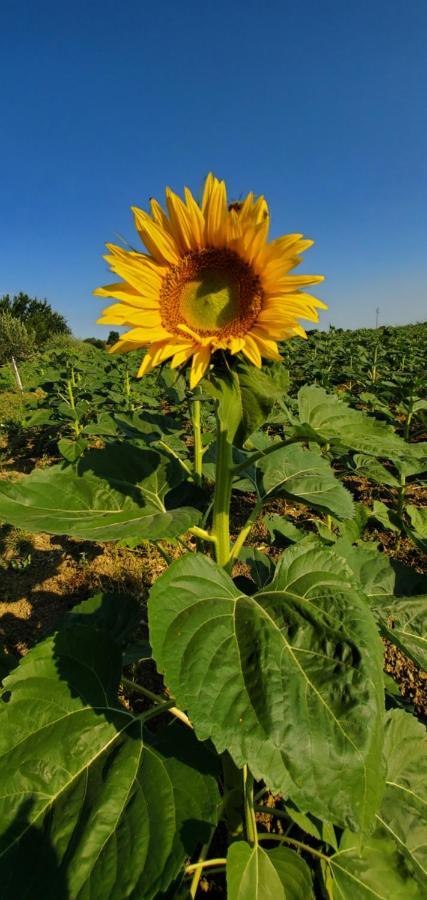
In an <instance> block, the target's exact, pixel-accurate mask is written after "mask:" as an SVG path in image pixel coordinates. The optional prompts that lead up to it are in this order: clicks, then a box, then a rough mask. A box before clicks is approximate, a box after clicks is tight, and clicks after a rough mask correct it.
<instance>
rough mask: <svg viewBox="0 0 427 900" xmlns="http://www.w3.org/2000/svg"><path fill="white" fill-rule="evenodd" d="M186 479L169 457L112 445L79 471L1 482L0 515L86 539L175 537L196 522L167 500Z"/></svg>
mask: <svg viewBox="0 0 427 900" xmlns="http://www.w3.org/2000/svg"><path fill="white" fill-rule="evenodd" d="M182 480H183V471H182V469H181V468H180V466H179V465H178V463H177V462H176V461H175V460H173V459H170V458H169V457H168V456H165V455H164V454H160V453H158V452H155V451H153V450H148V449H145V450H138V449H137V448H136V447H132V446H131V445H128V446H126V445H124V446H123V445H114V444H112V445H111V446H110V447H108V448H106V449H105V450H92V451H91V452H90V453H88V454H86V455H85V456H84V457H83V458H82V459H79V461H78V463H77V469H74V468H72V467H64V466H63V465H59V466H52V467H50V468H48V469H42V470H36V471H34V472H33V473H32V474H31V475H29V476H28V477H27V478H26V479H25V482H21V481H19V482H17V483H10V482H5V481H2V482H0V517H1V518H4V519H5V520H6V521H9V522H10V523H11V524H13V525H17V526H18V527H19V528H23V529H25V530H26V531H40V530H41V531H47V532H50V533H52V534H69V535H72V536H74V537H80V538H85V539H87V540H100V541H114V540H123V539H124V538H139V540H147V539H150V540H159V539H161V538H172V537H177V536H178V535H180V534H182V533H183V532H184V531H186V529H187V528H188V527H189V526H190V525H192V524H194V523H195V522H196V521H197V519H198V512H197V510H195V509H193V508H191V507H185V506H181V505H180V506H179V507H178V508H175V507H174V506H173V499H172V500H170V499H169V495H170V494H171V492H172V489H173V488H176V487H177V486H178V485H179V484H180V483H181V482H182Z"/></svg>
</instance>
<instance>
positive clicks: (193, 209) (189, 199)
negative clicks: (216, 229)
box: [184, 188, 205, 247]
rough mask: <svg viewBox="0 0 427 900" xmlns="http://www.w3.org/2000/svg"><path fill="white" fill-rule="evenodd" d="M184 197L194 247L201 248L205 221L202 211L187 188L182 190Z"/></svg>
mask: <svg viewBox="0 0 427 900" xmlns="http://www.w3.org/2000/svg"><path fill="white" fill-rule="evenodd" d="M184 195H185V202H186V204H187V210H188V214H189V216H190V220H191V227H192V229H193V234H194V238H195V241H196V247H202V246H203V241H204V236H205V220H204V217H203V213H202V210H201V209H200V206H199V204H198V203H196V201H195V199H194V197H193V195H192V193H191V191H189V189H188V188H184Z"/></svg>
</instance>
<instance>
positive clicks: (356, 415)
mask: <svg viewBox="0 0 427 900" xmlns="http://www.w3.org/2000/svg"><path fill="white" fill-rule="evenodd" d="M298 408H299V417H300V422H301V424H302V425H305V426H307V427H308V429H310V430H311V431H312V439H313V440H314V439H317V440H320V441H322V442H325V443H326V442H332V441H338V442H339V443H340V444H342V445H343V446H345V447H348V448H349V449H351V450H358V451H359V452H360V453H364V454H365V455H367V456H377V457H380V458H381V457H383V458H385V459H394V458H397V459H399V458H401V457H408V458H410V457H411V455H414V454H417V455H418V454H419V452H420V451H419V450H416V451H414V449H413V448H414V446H415V445H414V444H408V443H406V441H404V440H402V438H400V437H399V436H398V435H397V434H396V433H395V432H394V430H393V428H392V427H391V425H388V424H387V423H385V422H380V421H378V419H374V418H373V417H371V416H367V415H366V414H365V413H363V412H361V411H360V410H358V409H352V408H351V407H350V406H347V404H346V403H343V402H342V400H340V399H339V398H338V397H337V396H336V395H335V394H327V393H326V391H325V390H324V389H323V388H321V387H318V386H317V385H304V387H302V388H300V390H299V392H298Z"/></svg>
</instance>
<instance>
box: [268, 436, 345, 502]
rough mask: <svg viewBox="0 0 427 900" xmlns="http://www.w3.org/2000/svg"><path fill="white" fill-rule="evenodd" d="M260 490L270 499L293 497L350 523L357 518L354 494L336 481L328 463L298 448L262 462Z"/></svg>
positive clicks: (273, 455) (276, 454)
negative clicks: (354, 514)
mask: <svg viewBox="0 0 427 900" xmlns="http://www.w3.org/2000/svg"><path fill="white" fill-rule="evenodd" d="M257 472H258V473H260V476H261V477H258V490H259V493H260V494H261V495H262V496H265V497H266V499H267V498H270V497H272V496H284V497H290V498H291V499H292V500H299V501H301V502H302V503H307V504H308V505H309V506H312V507H314V509H320V510H322V511H325V512H327V513H332V515H334V516H337V517H338V518H340V519H349V518H351V516H352V515H353V501H352V498H351V494H350V493H349V492H348V491H347V490H346V488H345V487H343V485H342V484H341V483H340V482H339V481H338V480H337V478H335V475H334V472H333V470H332V469H331V467H330V465H329V463H328V461H327V460H326V459H324V458H323V457H322V456H321V455H320V453H318V452H317V451H315V450H305V449H304V448H303V447H299V446H298V445H297V444H293V445H290V446H289V447H281V449H280V450H276V451H275V452H274V453H271V454H270V455H269V456H267V457H266V458H265V459H263V460H261V461H260V462H259V463H258V466H257Z"/></svg>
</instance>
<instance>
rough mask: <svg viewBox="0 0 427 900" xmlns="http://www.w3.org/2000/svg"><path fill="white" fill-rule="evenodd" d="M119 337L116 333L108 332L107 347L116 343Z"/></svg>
mask: <svg viewBox="0 0 427 900" xmlns="http://www.w3.org/2000/svg"><path fill="white" fill-rule="evenodd" d="M119 337H120V334H119V332H118V331H110V333H109V335H108V337H107V347H109V346H110V345H111V344H115V343H116V341H118V339H119Z"/></svg>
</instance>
